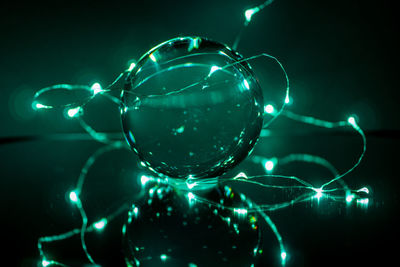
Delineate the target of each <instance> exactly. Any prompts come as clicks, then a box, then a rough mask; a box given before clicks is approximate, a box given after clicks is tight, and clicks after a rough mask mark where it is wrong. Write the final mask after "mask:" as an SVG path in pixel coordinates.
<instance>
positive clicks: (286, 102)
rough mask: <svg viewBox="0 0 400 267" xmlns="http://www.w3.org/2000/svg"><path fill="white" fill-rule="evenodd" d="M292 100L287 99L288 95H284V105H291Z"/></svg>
mask: <svg viewBox="0 0 400 267" xmlns="http://www.w3.org/2000/svg"><path fill="white" fill-rule="evenodd" d="M292 102H293V100H292V98H291V97H289V95H286V97H285V104H292Z"/></svg>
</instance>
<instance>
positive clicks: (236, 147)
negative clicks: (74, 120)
mask: <svg viewBox="0 0 400 267" xmlns="http://www.w3.org/2000/svg"><path fill="white" fill-rule="evenodd" d="M241 59H243V57H242V56H241V55H239V54H238V53H236V52H234V51H232V50H231V49H230V48H229V47H227V46H225V45H223V44H220V43H217V42H214V41H211V40H208V39H204V38H199V37H184V38H176V39H172V40H169V41H167V42H164V43H162V44H160V45H158V46H157V47H155V48H153V49H152V50H150V51H149V52H147V53H146V54H145V55H144V56H143V57H142V58H141V59H140V60H139V62H138V64H137V65H136V66H135V68H134V69H133V70H132V71H131V72H130V74H129V76H128V77H127V80H126V87H125V90H124V91H123V93H122V103H123V104H122V105H121V114H122V115H121V116H122V126H123V131H124V133H125V136H126V139H127V141H128V143H129V144H130V146H131V148H132V149H133V150H134V151H135V152H136V153H137V154H138V155H139V157H140V159H141V160H142V161H143V163H144V164H145V165H146V166H148V167H149V169H150V170H153V171H155V172H157V173H160V174H164V175H167V176H169V177H173V178H182V179H185V178H205V177H206V178H211V177H217V176H219V175H221V174H223V173H224V172H225V171H226V170H228V169H229V168H232V167H233V166H235V165H237V164H238V163H239V162H241V161H242V160H243V159H244V158H245V157H246V156H247V155H248V154H249V153H250V151H251V150H252V148H253V146H254V144H255V143H256V141H257V139H258V137H259V134H260V131H261V128H262V125H263V106H264V105H263V96H262V93H261V89H260V86H259V83H258V81H257V79H256V78H255V76H254V74H253V72H252V69H251V67H250V65H249V64H248V63H247V62H246V61H242V62H240V60H241Z"/></svg>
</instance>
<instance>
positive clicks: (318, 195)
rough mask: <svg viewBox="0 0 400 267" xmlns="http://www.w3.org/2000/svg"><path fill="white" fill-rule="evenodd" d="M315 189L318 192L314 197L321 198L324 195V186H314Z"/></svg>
mask: <svg viewBox="0 0 400 267" xmlns="http://www.w3.org/2000/svg"><path fill="white" fill-rule="evenodd" d="M313 190H314V191H315V192H316V193H317V194H315V196H314V198H316V199H318V200H320V198H321V197H322V195H323V194H322V188H313Z"/></svg>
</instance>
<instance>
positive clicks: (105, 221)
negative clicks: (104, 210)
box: [94, 218, 107, 231]
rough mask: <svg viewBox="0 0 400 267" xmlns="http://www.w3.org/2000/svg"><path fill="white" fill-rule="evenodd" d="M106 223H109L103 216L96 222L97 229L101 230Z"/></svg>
mask: <svg viewBox="0 0 400 267" xmlns="http://www.w3.org/2000/svg"><path fill="white" fill-rule="evenodd" d="M106 225H107V219H106V218H103V219H101V220H100V221H98V222H96V223H95V224H94V228H96V230H99V231H101V230H103V229H104V228H105V227H106Z"/></svg>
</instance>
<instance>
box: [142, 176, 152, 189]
mask: <svg viewBox="0 0 400 267" xmlns="http://www.w3.org/2000/svg"><path fill="white" fill-rule="evenodd" d="M152 179H153V178H151V177H147V176H146V175H142V176H141V177H140V183H141V184H142V185H143V186H145V185H146V184H147V183H148V182H149V181H151V180H152Z"/></svg>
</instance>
